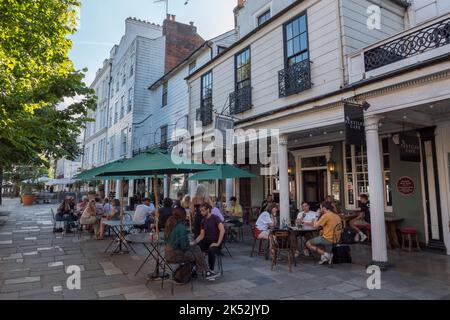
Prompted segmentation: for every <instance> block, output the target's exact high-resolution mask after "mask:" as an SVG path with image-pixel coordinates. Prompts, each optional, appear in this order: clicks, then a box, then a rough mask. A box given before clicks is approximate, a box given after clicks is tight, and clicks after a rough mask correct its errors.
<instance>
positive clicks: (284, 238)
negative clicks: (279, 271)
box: [269, 230, 297, 272]
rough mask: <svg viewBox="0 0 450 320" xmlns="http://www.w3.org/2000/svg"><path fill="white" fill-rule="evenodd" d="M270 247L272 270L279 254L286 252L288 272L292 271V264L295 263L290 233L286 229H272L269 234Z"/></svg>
mask: <svg viewBox="0 0 450 320" xmlns="http://www.w3.org/2000/svg"><path fill="white" fill-rule="evenodd" d="M269 239H270V243H271V248H272V268H271V269H272V270H273V267H274V266H276V264H277V261H278V258H279V256H280V254H282V253H286V254H287V258H288V267H289V272H292V264H294V265H297V263H296V261H295V256H294V250H293V247H292V238H291V233H290V231H288V230H274V231H272V233H271V234H270V237H269Z"/></svg>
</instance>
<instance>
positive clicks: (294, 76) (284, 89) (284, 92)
mask: <svg viewBox="0 0 450 320" xmlns="http://www.w3.org/2000/svg"><path fill="white" fill-rule="evenodd" d="M278 85H279V94H280V97H288V96H290V95H293V94H297V93H300V92H302V91H305V90H308V89H311V86H312V83H311V65H310V61H309V59H307V60H304V61H302V62H298V63H294V64H293V65H292V66H289V67H288V68H286V69H284V70H281V71H280V72H278Z"/></svg>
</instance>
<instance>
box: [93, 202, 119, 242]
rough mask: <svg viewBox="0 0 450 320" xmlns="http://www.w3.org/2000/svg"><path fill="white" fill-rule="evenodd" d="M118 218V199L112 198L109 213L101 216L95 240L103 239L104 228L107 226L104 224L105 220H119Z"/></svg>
mask: <svg viewBox="0 0 450 320" xmlns="http://www.w3.org/2000/svg"><path fill="white" fill-rule="evenodd" d="M108 204H109V203H108ZM119 219H120V201H119V200H118V199H114V200H113V202H112V206H111V210H110V213H109V214H107V215H106V216H105V217H104V218H102V220H101V222H100V231H99V233H98V236H97V240H103V237H104V235H105V230H106V227H107V226H106V224H104V222H105V221H110V220H119Z"/></svg>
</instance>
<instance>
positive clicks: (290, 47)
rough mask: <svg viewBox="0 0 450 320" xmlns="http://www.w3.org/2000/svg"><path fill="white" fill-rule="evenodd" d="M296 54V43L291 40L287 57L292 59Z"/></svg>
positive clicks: (288, 43) (288, 44)
mask: <svg viewBox="0 0 450 320" xmlns="http://www.w3.org/2000/svg"><path fill="white" fill-rule="evenodd" d="M293 54H294V42H293V40H289V41H288V42H287V56H288V57H290V56H292V55H293Z"/></svg>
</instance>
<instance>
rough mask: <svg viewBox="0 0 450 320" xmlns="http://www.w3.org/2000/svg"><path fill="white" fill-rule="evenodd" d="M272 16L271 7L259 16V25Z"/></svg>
mask: <svg viewBox="0 0 450 320" xmlns="http://www.w3.org/2000/svg"><path fill="white" fill-rule="evenodd" d="M270 18H271V14H270V9H269V10H267V11H265V12H264V13H263V14H261V15H259V16H258V27H259V26H260V25H262V24H264V23H265V22H266V21H267V20H269V19H270Z"/></svg>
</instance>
